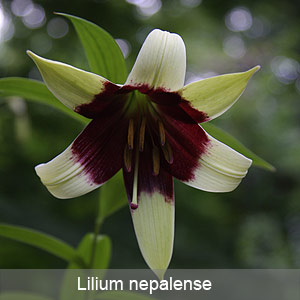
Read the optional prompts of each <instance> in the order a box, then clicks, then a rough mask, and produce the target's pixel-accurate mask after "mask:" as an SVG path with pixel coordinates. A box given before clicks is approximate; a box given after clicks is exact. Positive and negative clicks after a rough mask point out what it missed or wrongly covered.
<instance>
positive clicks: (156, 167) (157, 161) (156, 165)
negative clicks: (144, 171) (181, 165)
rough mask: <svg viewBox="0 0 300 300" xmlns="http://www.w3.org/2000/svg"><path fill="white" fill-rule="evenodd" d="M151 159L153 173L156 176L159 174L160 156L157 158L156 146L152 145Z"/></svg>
mask: <svg viewBox="0 0 300 300" xmlns="http://www.w3.org/2000/svg"><path fill="white" fill-rule="evenodd" d="M152 160H153V175H154V176H157V175H158V174H159V168H160V158H159V150H158V148H157V147H156V146H153V150H152Z"/></svg>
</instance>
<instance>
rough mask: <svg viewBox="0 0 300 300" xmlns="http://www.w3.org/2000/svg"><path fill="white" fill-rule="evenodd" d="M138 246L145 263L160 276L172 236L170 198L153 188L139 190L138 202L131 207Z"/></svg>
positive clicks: (163, 272) (166, 259) (171, 243)
mask: <svg viewBox="0 0 300 300" xmlns="http://www.w3.org/2000/svg"><path fill="white" fill-rule="evenodd" d="M131 212H132V220H133V224H134V229H135V233H136V237H137V240H138V243H139V247H140V249H141V252H142V254H143V257H144V259H145V261H146V262H147V264H148V266H149V267H150V268H151V269H152V270H153V271H154V272H155V273H156V275H157V276H158V277H159V278H160V279H163V276H164V274H165V272H166V270H167V268H168V266H169V263H170V260H171V257H172V252H173V240H174V212H175V206H174V201H172V202H166V201H165V196H164V195H162V194H160V193H158V192H154V193H152V194H148V193H141V195H140V198H139V206H138V208H137V209H136V210H132V211H131Z"/></svg>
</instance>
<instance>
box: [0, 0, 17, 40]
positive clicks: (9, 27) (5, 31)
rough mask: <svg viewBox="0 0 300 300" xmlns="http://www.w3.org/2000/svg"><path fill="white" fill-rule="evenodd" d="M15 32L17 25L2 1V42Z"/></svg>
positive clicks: (0, 16)
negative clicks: (5, 9) (6, 11)
mask: <svg viewBox="0 0 300 300" xmlns="http://www.w3.org/2000/svg"><path fill="white" fill-rule="evenodd" d="M14 33H15V26H14V24H13V23H12V20H11V17H10V15H9V14H7V13H5V11H4V9H3V7H2V4H1V2H0V43H1V42H5V41H8V40H10V39H11V38H12V37H13V36H14Z"/></svg>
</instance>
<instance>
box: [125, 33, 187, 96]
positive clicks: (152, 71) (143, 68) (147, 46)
mask: <svg viewBox="0 0 300 300" xmlns="http://www.w3.org/2000/svg"><path fill="white" fill-rule="evenodd" d="M185 69H186V54H185V45H184V42H183V40H182V38H181V37H180V36H179V35H177V34H174V33H169V32H167V31H161V30H159V29H155V30H153V31H152V32H151V33H150V34H149V35H148V37H147V38H146V40H145V42H144V44H143V46H142V48H141V50H140V52H139V55H138V57H137V59H136V62H135V64H134V66H133V68H132V70H131V72H130V74H129V76H128V78H127V81H126V83H125V85H131V86H144V85H147V86H148V87H149V88H154V89H156V88H164V89H166V90H168V91H177V90H179V89H181V88H182V87H183V84H184V77H185Z"/></svg>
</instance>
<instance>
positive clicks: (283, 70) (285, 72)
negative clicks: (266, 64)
mask: <svg viewBox="0 0 300 300" xmlns="http://www.w3.org/2000/svg"><path fill="white" fill-rule="evenodd" d="M271 69H272V72H273V73H274V74H275V76H276V77H277V79H278V80H279V81H280V82H282V83H284V84H289V83H291V82H293V81H294V80H296V79H297V78H298V76H299V70H300V66H299V63H298V62H297V61H296V60H294V59H292V58H288V57H285V56H277V57H274V58H273V59H272V61H271Z"/></svg>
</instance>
